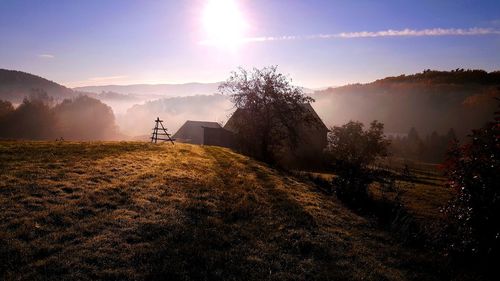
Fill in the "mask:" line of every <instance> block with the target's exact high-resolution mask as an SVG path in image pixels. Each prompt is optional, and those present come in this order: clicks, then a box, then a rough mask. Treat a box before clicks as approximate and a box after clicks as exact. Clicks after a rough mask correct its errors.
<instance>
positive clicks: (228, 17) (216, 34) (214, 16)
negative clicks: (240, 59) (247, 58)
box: [202, 0, 247, 48]
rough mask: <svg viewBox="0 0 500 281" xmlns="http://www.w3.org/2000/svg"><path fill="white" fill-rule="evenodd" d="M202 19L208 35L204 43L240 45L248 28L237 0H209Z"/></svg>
mask: <svg viewBox="0 0 500 281" xmlns="http://www.w3.org/2000/svg"><path fill="white" fill-rule="evenodd" d="M202 20H203V26H204V29H205V32H206V35H207V37H208V38H207V40H205V41H203V43H206V44H210V45H217V46H221V47H231V48H233V47H236V46H237V45H239V44H240V43H241V42H242V40H243V38H244V33H245V29H246V28H247V23H246V22H245V19H244V18H243V15H242V14H241V12H240V9H239V8H238V5H237V4H236V1H235V0H207V3H206V6H205V10H204V12H203V19H202Z"/></svg>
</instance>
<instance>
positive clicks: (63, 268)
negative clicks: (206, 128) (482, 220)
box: [0, 142, 448, 280]
mask: <svg viewBox="0 0 500 281" xmlns="http://www.w3.org/2000/svg"><path fill="white" fill-rule="evenodd" d="M429 196H432V195H429ZM417 209H418V208H417ZM398 241H399V240H397V239H396V238H395V237H394V236H393V235H391V234H390V233H388V232H386V231H383V230H381V229H380V228H379V227H377V225H375V224H373V223H371V222H370V221H369V220H367V219H365V218H363V217H361V216H358V215H356V214H354V213H353V212H351V211H350V210H349V209H348V208H346V207H344V205H343V204H342V203H340V202H339V201H338V200H337V199H336V198H335V197H334V196H332V195H327V194H325V193H322V192H321V191H319V190H318V188H316V187H314V186H313V185H312V184H311V183H308V182H305V181H302V180H299V179H297V178H295V177H292V176H290V175H288V174H284V173H282V172H279V171H276V170H274V169H272V168H269V167H268V166H266V165H264V164H262V163H259V162H256V161H254V160H252V159H250V158H247V157H245V156H242V155H239V154H236V153H233V152H231V151H230V150H227V149H224V148H219V147H209V146H195V145H187V144H176V145H175V146H172V145H168V144H161V145H151V144H148V143H139V142H137V143H133V142H109V143H101V142H88V143H73V142H57V143H56V142H0V279H2V280H37V279H44V280H45V279H53V280H75V279H78V280H90V279H107V280H138V279H139V280H221V279H223V280H442V279H448V275H447V273H446V272H445V271H446V270H445V269H444V268H443V265H442V263H441V262H440V257H439V256H437V255H434V254H432V253H429V252H424V251H422V250H418V249H413V248H409V247H405V246H403V245H401V244H400V243H399V242H398Z"/></svg>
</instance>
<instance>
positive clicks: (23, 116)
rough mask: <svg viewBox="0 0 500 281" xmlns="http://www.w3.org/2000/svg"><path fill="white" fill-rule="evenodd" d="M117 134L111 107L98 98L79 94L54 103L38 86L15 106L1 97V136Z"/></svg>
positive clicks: (92, 136)
mask: <svg viewBox="0 0 500 281" xmlns="http://www.w3.org/2000/svg"><path fill="white" fill-rule="evenodd" d="M117 137H118V129H117V127H116V125H115V117H114V114H113V111H112V110H111V108H110V107H109V106H107V105H105V104H104V103H102V102H100V101H99V100H97V99H94V98H91V97H88V96H78V97H76V98H74V99H65V100H63V101H62V102H61V103H57V104H55V103H54V101H53V99H52V98H51V97H49V96H48V94H47V93H46V92H44V91H41V90H36V91H33V93H32V94H31V95H30V96H29V97H27V98H24V100H23V102H22V103H21V104H20V105H19V106H18V107H14V106H13V105H12V103H10V102H9V101H2V100H0V138H3V139H32V140H50V139H60V138H63V139H65V140H109V139H115V138H117Z"/></svg>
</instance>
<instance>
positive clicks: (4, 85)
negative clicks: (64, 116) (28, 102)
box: [0, 69, 75, 102]
mask: <svg viewBox="0 0 500 281" xmlns="http://www.w3.org/2000/svg"><path fill="white" fill-rule="evenodd" d="M33 90H43V91H45V92H47V93H48V94H49V96H51V97H53V98H54V99H56V100H60V99H64V98H70V97H72V96H74V95H75V94H74V92H73V90H71V89H69V88H66V87H64V86H62V85H59V84H57V83H55V82H52V81H50V80H47V79H45V78H42V77H40V76H36V75H33V74H30V73H26V72H22V71H16V70H7V69H0V100H8V101H11V102H21V101H22V100H23V98H25V97H29V96H30V95H31V94H32V93H33Z"/></svg>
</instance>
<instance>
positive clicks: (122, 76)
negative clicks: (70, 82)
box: [89, 75, 128, 82]
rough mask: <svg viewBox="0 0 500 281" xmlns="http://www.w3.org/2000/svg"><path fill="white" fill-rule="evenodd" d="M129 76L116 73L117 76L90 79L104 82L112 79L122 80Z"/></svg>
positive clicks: (90, 79)
mask: <svg viewBox="0 0 500 281" xmlns="http://www.w3.org/2000/svg"><path fill="white" fill-rule="evenodd" d="M127 77H128V76H125V75H115V76H98V77H90V78H89V81H94V82H102V81H112V80H121V79H125V78H127Z"/></svg>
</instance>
